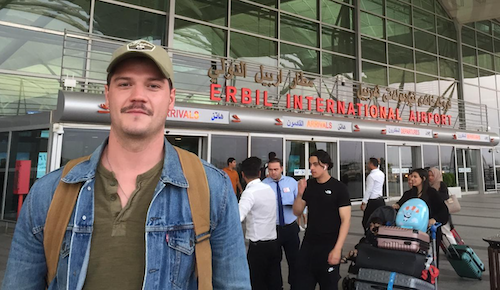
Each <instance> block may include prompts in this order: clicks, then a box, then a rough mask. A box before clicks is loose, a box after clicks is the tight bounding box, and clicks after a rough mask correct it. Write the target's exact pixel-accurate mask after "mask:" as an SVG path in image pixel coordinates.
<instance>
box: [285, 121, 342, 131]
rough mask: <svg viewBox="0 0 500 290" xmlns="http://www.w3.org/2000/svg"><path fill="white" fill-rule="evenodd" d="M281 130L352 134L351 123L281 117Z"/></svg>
mask: <svg viewBox="0 0 500 290" xmlns="http://www.w3.org/2000/svg"><path fill="white" fill-rule="evenodd" d="M282 120H283V128H289V129H305V130H319V131H336V132H348V133H351V132H352V123H351V122H339V121H330V120H321V119H309V118H295V117H283V118H282Z"/></svg>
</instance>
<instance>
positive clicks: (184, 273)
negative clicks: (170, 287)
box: [167, 229, 195, 289]
mask: <svg viewBox="0 0 500 290" xmlns="http://www.w3.org/2000/svg"><path fill="white" fill-rule="evenodd" d="M167 235H168V247H169V248H168V250H169V263H170V269H171V271H170V281H171V282H172V283H173V284H174V285H176V286H177V287H179V288H181V289H186V285H187V283H188V281H189V277H191V275H192V274H193V273H194V266H195V258H194V256H195V255H194V244H195V243H194V231H193V230H192V229H190V230H176V231H169V232H167Z"/></svg>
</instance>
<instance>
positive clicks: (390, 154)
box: [387, 145, 422, 197]
mask: <svg viewBox="0 0 500 290" xmlns="http://www.w3.org/2000/svg"><path fill="white" fill-rule="evenodd" d="M421 152H422V151H421V147H420V146H416V145H415V146H401V145H387V185H388V192H389V197H399V196H402V195H403V193H404V192H405V191H407V190H408V189H410V186H409V185H408V177H409V176H410V173H411V171H412V170H413V169H417V168H421V167H422V153H421Z"/></svg>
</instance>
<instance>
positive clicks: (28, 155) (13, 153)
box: [4, 130, 48, 221]
mask: <svg viewBox="0 0 500 290" xmlns="http://www.w3.org/2000/svg"><path fill="white" fill-rule="evenodd" d="M44 136H46V137H44ZM11 144H15V146H11V148H10V156H9V165H8V167H9V169H8V170H9V175H8V179H7V192H6V196H5V212H4V218H5V219H6V220H12V221H14V220H16V219H17V205H18V201H19V198H18V195H17V194H14V187H15V182H14V181H15V176H16V174H15V171H16V162H17V161H21V160H29V161H30V164H31V166H30V167H31V170H30V178H29V186H30V187H31V186H32V185H33V183H34V182H35V180H36V179H37V171H36V169H37V168H38V157H39V156H40V155H41V154H42V155H44V156H47V149H48V130H33V131H22V132H12V142H11Z"/></svg>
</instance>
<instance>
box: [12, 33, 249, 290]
mask: <svg viewBox="0 0 500 290" xmlns="http://www.w3.org/2000/svg"><path fill="white" fill-rule="evenodd" d="M172 78H173V68H172V63H171V61H170V58H169V56H168V54H167V52H166V51H165V50H164V49H163V48H161V47H156V46H155V45H153V44H151V43H149V42H146V41H142V40H141V41H135V42H132V43H129V44H127V45H125V46H122V47H121V48H119V49H117V50H116V51H115V52H114V53H113V57H112V60H111V63H110V65H109V66H108V81H107V85H106V87H105V97H106V105H108V107H109V110H110V117H111V130H110V134H109V138H108V140H106V141H105V142H104V144H103V145H101V146H100V147H99V148H98V149H97V150H96V151H95V152H94V153H93V154H92V157H91V158H90V160H89V161H85V162H82V163H80V164H79V165H77V166H75V167H74V168H73V169H72V170H71V171H70V172H69V173H68V174H67V175H66V176H65V177H64V178H63V180H64V181H65V182H67V183H80V182H81V183H83V186H82V188H81V191H80V194H79V197H78V200H77V202H76V205H75V209H74V210H73V213H72V216H71V218H70V222H69V224H68V228H67V231H66V234H65V236H64V239H63V244H62V247H61V252H60V257H59V264H58V268H57V273H56V277H55V278H54V279H53V280H52V281H48V282H49V283H48V284H49V286H48V289H49V290H52V289H71V290H72V289H92V290H93V289H134V290H137V289H141V288H142V289H148V290H149V289H197V278H196V273H195V255H194V238H195V234H194V229H193V222H192V218H191V210H190V206H189V201H188V197H187V190H186V189H187V187H188V183H187V180H186V178H185V176H184V174H183V171H182V168H181V164H180V161H179V157H178V155H177V152H176V151H175V149H174V148H173V147H172V146H171V145H170V144H169V143H168V142H167V141H166V139H165V138H164V130H165V119H166V116H167V113H168V112H169V110H172V109H173V107H174V100H175V89H173V87H172V84H173V79H172ZM203 164H204V168H205V172H206V174H207V179H208V181H209V189H210V209H211V210H210V229H211V230H210V231H211V238H210V244H211V249H212V268H213V277H212V282H213V288H214V289H250V279H249V271H248V264H247V260H246V254H245V245H244V241H243V233H242V230H241V224H240V221H239V214H238V206H237V202H236V198H235V195H234V193H233V190H232V185H231V182H230V180H229V178H227V177H226V176H225V175H224V174H223V173H222V172H221V171H219V170H218V169H216V168H215V167H213V166H211V165H210V164H208V163H206V162H203ZM61 173H62V170H61V169H59V170H56V171H54V172H52V173H50V174H48V175H46V176H45V177H43V178H41V179H40V180H39V181H38V182H36V183H35V184H34V185H33V187H32V188H31V191H30V194H28V196H27V198H26V201H25V204H24V206H23V209H22V211H21V215H20V217H19V220H18V223H17V226H16V231H15V234H14V238H13V241H12V247H11V251H10V256H9V260H8V264H7V270H6V274H5V278H4V281H3V287H2V289H4V290H10V289H16V290H23V289H45V287H46V281H45V277H46V273H47V264H46V260H45V255H44V247H43V235H44V225H45V219H46V216H47V211H48V209H49V206H50V203H51V200H52V196H53V194H54V191H55V189H56V187H57V185H58V183H59V180H60V179H61Z"/></svg>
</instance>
